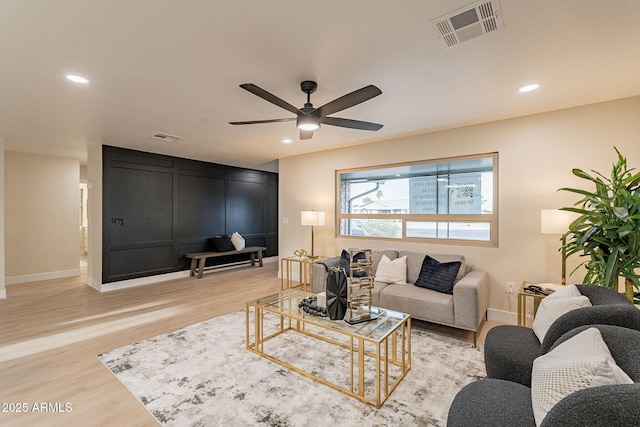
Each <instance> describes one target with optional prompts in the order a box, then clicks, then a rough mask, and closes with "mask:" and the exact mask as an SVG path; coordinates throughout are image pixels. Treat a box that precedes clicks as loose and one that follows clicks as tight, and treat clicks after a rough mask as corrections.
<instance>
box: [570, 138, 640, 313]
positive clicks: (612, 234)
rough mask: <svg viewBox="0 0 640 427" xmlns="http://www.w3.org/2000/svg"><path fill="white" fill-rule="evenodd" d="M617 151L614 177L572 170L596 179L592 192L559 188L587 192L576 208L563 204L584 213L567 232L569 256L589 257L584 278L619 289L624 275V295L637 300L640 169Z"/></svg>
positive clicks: (579, 176) (584, 280) (639, 249)
mask: <svg viewBox="0 0 640 427" xmlns="http://www.w3.org/2000/svg"><path fill="white" fill-rule="evenodd" d="M614 148H615V147H614ZM615 150H616V153H617V154H618V160H617V162H616V163H615V164H614V165H613V167H612V170H611V173H610V176H609V177H607V176H605V175H603V174H601V173H599V172H596V171H593V170H592V172H593V175H591V174H589V173H587V172H585V171H583V170H582V169H573V170H572V172H573V174H574V175H575V176H577V177H578V178H582V179H585V180H587V181H590V182H592V183H593V184H595V189H594V190H593V191H587V190H583V189H581V188H567V187H563V188H560V190H559V191H569V192H571V193H576V194H579V195H580V196H582V198H581V199H580V200H578V201H577V202H575V203H574V205H573V207H564V208H562V209H561V210H564V211H568V212H574V213H576V214H578V215H579V216H578V218H576V219H575V220H574V221H573V222H572V223H571V224H570V225H569V231H567V232H566V233H565V234H564V235H563V237H564V238H567V243H566V244H564V245H563V246H562V249H563V250H564V257H565V259H566V258H567V257H569V256H571V255H573V254H576V253H577V254H580V255H581V256H584V257H588V260H587V261H584V262H582V263H581V264H580V265H578V267H580V266H584V267H585V268H586V269H587V273H586V274H585V276H584V279H583V282H584V283H593V284H597V285H600V286H604V287H607V288H612V289H617V279H618V277H624V278H625V285H626V289H625V295H626V296H627V298H629V300H630V301H633V299H634V296H633V293H634V287H635V288H636V290H640V172H638V173H633V171H634V170H635V169H633V168H631V169H630V168H628V167H627V159H626V158H625V157H624V156H622V154H620V152H619V151H618V149H617V148H615ZM578 267H576V269H577V268H578ZM636 270H637V271H638V272H636ZM574 271H575V270H574Z"/></svg>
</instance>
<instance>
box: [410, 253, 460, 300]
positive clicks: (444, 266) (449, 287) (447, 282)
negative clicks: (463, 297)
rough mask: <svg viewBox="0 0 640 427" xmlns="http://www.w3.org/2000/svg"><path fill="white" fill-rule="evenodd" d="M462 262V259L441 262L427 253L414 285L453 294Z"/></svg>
mask: <svg viewBox="0 0 640 427" xmlns="http://www.w3.org/2000/svg"><path fill="white" fill-rule="evenodd" d="M461 264H462V263H461V262H460V261H451V262H439V261H438V260H436V259H433V258H431V257H430V256H429V255H425V257H424V260H423V261H422V268H420V274H419V275H418V280H416V283H414V285H415V286H419V287H421V288H427V289H433V290H434V291H438V292H442V293H445V294H449V295H452V294H453V284H454V282H455V281H456V276H457V275H458V270H459V269H460V265H461Z"/></svg>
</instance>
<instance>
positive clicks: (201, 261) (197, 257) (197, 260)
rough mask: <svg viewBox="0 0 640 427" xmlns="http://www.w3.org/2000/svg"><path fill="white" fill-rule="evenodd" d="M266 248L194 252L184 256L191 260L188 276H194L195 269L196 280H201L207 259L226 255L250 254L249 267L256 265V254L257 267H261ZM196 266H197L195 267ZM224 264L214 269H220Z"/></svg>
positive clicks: (254, 247)
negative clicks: (263, 252)
mask: <svg viewBox="0 0 640 427" xmlns="http://www.w3.org/2000/svg"><path fill="white" fill-rule="evenodd" d="M266 250H267V248H264V247H262V246H249V247H246V248H244V249H242V250H241V251H226V252H196V253H192V254H186V255H185V257H187V258H189V259H191V271H190V274H189V275H190V276H195V274H196V269H197V270H198V279H202V274H203V273H204V265H205V263H206V262H207V259H209V258H216V257H221V256H227V255H238V254H247V253H248V254H250V256H251V259H250V261H251V265H252V266H255V265H256V254H257V255H258V265H259V266H260V267H262V251H266ZM196 265H197V266H196ZM224 265H225V264H222V265H220V266H216V267H222V266H224Z"/></svg>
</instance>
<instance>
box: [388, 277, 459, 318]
mask: <svg viewBox="0 0 640 427" xmlns="http://www.w3.org/2000/svg"><path fill="white" fill-rule="evenodd" d="M380 307H383V308H389V309H391V310H397V311H401V312H403V313H411V317H415V318H416V319H421V320H426V321H429V322H435V323H441V324H444V325H455V316H454V311H453V295H449V294H443V293H441V292H436V291H432V290H431V289H424V288H418V287H417V286H394V285H389V286H387V287H386V288H384V289H382V290H381V291H380Z"/></svg>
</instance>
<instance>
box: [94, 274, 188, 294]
mask: <svg viewBox="0 0 640 427" xmlns="http://www.w3.org/2000/svg"><path fill="white" fill-rule="evenodd" d="M184 277H189V270H183V271H177V272H174V273H166V274H157V275H155V276H147V277H139V278H137V279H128V280H120V281H118V282H111V283H101V284H100V285H99V288H97V287H95V286H93V285H91V284H89V286H91V287H92V288H95V289H97V290H99V291H100V292H111V291H117V290H119V289H127V288H134V287H136V286H144V285H151V284H154V283H160V282H166V281H169V280H175V279H182V278H184Z"/></svg>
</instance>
